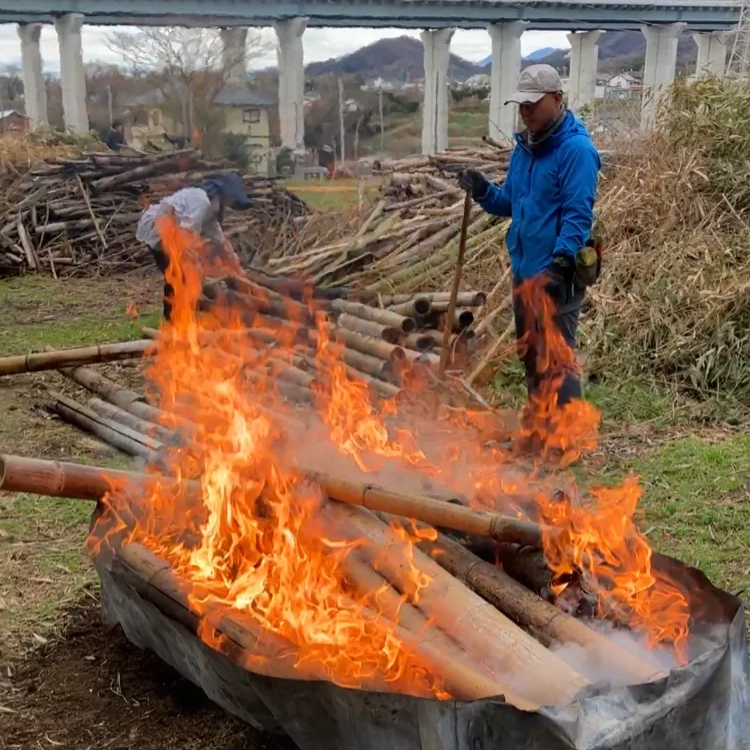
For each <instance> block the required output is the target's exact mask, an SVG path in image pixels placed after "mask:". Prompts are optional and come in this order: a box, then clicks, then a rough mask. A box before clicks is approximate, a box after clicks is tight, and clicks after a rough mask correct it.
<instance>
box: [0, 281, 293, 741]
mask: <svg viewBox="0 0 750 750" xmlns="http://www.w3.org/2000/svg"><path fill="white" fill-rule="evenodd" d="M159 306H160V283H159V280H158V279H157V278H155V277H154V275H152V274H145V275H136V276H128V277H124V278H117V279H106V278H103V279H72V280H66V281H64V282H60V283H57V282H54V281H53V280H52V279H46V278H43V277H26V278H24V279H17V280H11V281H0V309H1V310H2V315H1V316H0V356H2V355H7V354H17V353H23V352H25V351H29V350H39V349H43V348H44V347H45V346H47V345H50V346H53V347H61V346H76V345H88V344H93V343H102V342H105V341H118V340H126V339H132V338H140V336H141V334H140V326H142V325H154V324H155V323H156V322H157V320H158V315H156V310H157V309H158V308H159ZM103 371H104V372H105V373H107V374H109V375H110V377H113V378H115V379H116V380H118V381H119V382H121V383H123V384H125V383H128V382H137V381H138V380H139V379H140V377H139V373H138V371H137V368H134V367H133V366H132V365H129V364H127V363H117V364H113V365H110V366H107V368H106V369H105V370H103ZM58 391H61V392H65V393H69V394H71V395H73V396H74V397H75V398H77V399H79V400H83V401H85V393H84V392H83V391H81V390H80V389H79V388H78V387H77V386H76V385H75V384H73V383H71V382H70V381H68V380H66V379H65V378H63V377H62V376H61V375H59V374H58V373H56V372H45V373H34V374H29V375H19V376H14V377H10V378H0V414H2V415H3V416H2V417H0V452H7V453H16V454H20V455H27V456H36V457H40V458H49V459H59V460H73V461H81V462H85V463H96V464H100V465H109V466H116V467H122V468H126V467H128V468H133V461H132V460H131V459H128V458H127V457H125V456H122V455H121V454H118V453H117V452H116V451H113V450H112V449H111V448H110V447H108V446H106V445H104V444H102V443H100V442H99V441H97V440H95V439H93V438H91V437H89V436H88V435H86V434H84V433H82V432H79V431H77V430H75V429H73V428H71V427H70V426H69V425H67V424H65V423H63V422H61V421H60V420H59V419H57V418H56V417H54V416H53V415H51V414H50V413H49V412H48V411H47V410H46V409H45V405H46V404H47V403H49V401H50V396H49V394H50V393H53V392H58ZM91 511H92V507H91V505H90V504H89V503H86V502H83V501H78V500H64V499H51V498H41V497H37V496H33V495H19V494H6V495H0V750H6V749H7V750H37V749H38V750H42V749H44V750H53V749H54V748H90V749H91V750H93V749H94V748H97V749H98V748H109V749H111V750H125V749H126V748H136V747H137V748H139V749H140V748H142V749H143V750H172V748H175V749H177V748H179V749H180V750H198V749H199V748H200V750H235V748H236V749H237V750H239V748H243V750H292V748H294V744H293V743H291V742H290V740H288V738H284V737H278V736H272V735H265V734H263V733H261V732H258V731H256V730H254V729H252V728H251V727H248V726H247V725H246V724H244V723H242V722H240V721H239V720H236V719H234V718H233V717H232V716H230V715H229V714H227V713H226V712H225V711H223V710H222V709H220V708H218V707H217V706H215V705H214V704H213V703H211V702H210V701H209V700H208V699H207V698H206V697H205V695H204V694H203V693H202V692H201V691H200V690H199V689H198V688H196V687H194V686H193V685H192V684H191V683H189V682H187V681H185V680H183V679H182V678H181V677H180V676H179V675H178V674H177V673H176V672H174V671H173V670H172V669H171V668H170V667H168V666H167V665H165V664H164V663H163V662H162V661H161V660H160V659H158V658H157V657H155V656H154V655H152V654H150V653H144V652H142V651H140V650H139V649H138V648H136V647H135V646H133V645H131V644H130V643H129V642H128V641H127V639H126V638H125V636H124V634H123V633H122V631H121V630H120V629H119V628H117V629H114V630H108V629H106V628H105V626H104V625H103V623H102V618H101V612H100V606H99V598H98V579H97V577H96V575H95V573H94V570H93V566H92V565H91V563H90V561H89V560H88V558H87V557H86V554H85V552H84V542H85V539H86V533H87V531H88V525H89V520H90V514H91Z"/></svg>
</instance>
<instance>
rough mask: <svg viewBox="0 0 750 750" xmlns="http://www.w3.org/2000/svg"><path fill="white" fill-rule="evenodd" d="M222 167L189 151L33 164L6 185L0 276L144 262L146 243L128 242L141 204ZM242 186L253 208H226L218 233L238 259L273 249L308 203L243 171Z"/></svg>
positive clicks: (147, 259) (102, 268) (0, 227)
mask: <svg viewBox="0 0 750 750" xmlns="http://www.w3.org/2000/svg"><path fill="white" fill-rule="evenodd" d="M222 171H224V172H227V171H231V170H228V169H226V168H223V167H222V165H217V164H212V163H210V162H208V161H206V160H205V159H204V158H203V157H202V155H201V154H200V152H198V151H196V150H193V149H182V150H179V151H166V152H160V153H156V154H147V153H143V152H132V153H131V152H127V153H125V152H123V153H119V154H113V153H97V152H87V153H84V154H81V155H79V156H77V157H76V158H72V159H52V160H50V161H48V162H46V163H44V164H41V165H39V166H35V167H32V168H31V169H30V170H29V171H28V173H26V174H24V175H22V176H21V177H20V178H19V179H18V180H17V181H16V183H15V184H14V185H13V186H12V188H11V192H12V194H13V200H12V201H8V208H7V210H6V211H5V212H3V213H0V276H2V275H3V274H5V273H12V272H18V271H19V270H21V269H29V270H36V271H45V272H49V273H51V274H52V275H54V276H57V275H58V274H61V273H63V272H64V273H70V272H73V271H81V270H83V271H87V270H88V271H107V272H111V271H117V270H122V269H125V268H132V267H133V266H137V265H141V264H149V263H151V262H152V261H151V259H150V257H149V252H148V250H147V248H146V247H145V246H143V245H141V244H140V243H138V242H137V241H136V239H135V228H136V225H137V223H138V219H139V218H140V215H141V212H142V210H143V208H144V202H145V203H146V204H147V203H148V201H157V200H159V199H161V198H163V197H165V196H166V195H169V194H170V193H173V192H175V191H177V190H179V189H181V188H184V187H190V186H195V185H198V184H200V183H201V181H202V180H204V179H205V178H206V177H207V176H208V175H210V174H215V173H217V172H222ZM245 188H246V191H247V193H248V195H249V196H250V197H251V198H252V199H253V207H252V208H251V209H250V211H248V212H245V213H242V214H237V213H234V214H233V213H232V212H229V214H228V215H227V220H226V223H225V230H226V233H227V235H228V236H229V237H230V238H231V239H232V242H233V243H234V245H235V249H236V250H237V251H238V252H239V253H240V256H241V257H245V258H247V259H249V260H252V259H255V258H256V255H257V251H258V248H259V246H263V245H266V244H268V243H269V242H270V243H271V246H272V247H275V244H276V242H277V239H278V238H279V231H280V230H282V229H287V228H288V229H292V228H293V227H299V224H295V223H294V222H295V221H296V220H298V219H299V220H304V217H305V216H306V214H307V208H306V206H305V204H304V202H303V201H302V200H300V199H299V198H298V197H296V196H295V195H293V194H292V193H290V192H289V191H287V190H286V189H285V188H283V187H281V186H279V185H277V184H276V183H275V181H273V180H268V179H262V178H257V177H252V176H247V177H246V178H245ZM268 230H271V231H268ZM281 234H282V235H283V234H284V233H283V232H282V233H281Z"/></svg>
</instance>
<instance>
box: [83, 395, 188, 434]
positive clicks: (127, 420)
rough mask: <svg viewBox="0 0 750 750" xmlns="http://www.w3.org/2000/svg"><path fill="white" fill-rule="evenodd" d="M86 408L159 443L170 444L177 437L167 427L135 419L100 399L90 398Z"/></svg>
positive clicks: (126, 412) (132, 415) (133, 416)
mask: <svg viewBox="0 0 750 750" xmlns="http://www.w3.org/2000/svg"><path fill="white" fill-rule="evenodd" d="M87 406H88V407H89V408H90V409H91V410H92V411H95V412H96V413H97V414H99V415H100V416H102V417H106V418H107V419H111V420H113V421H115V422H119V423H120V424H123V425H125V426H126V427H130V429H132V430H135V431H136V432H140V433H143V434H144V435H147V436H149V437H153V438H155V439H156V440H158V441H159V442H160V443H165V444H170V443H173V442H174V441H175V440H176V438H178V437H179V435H178V433H176V432H174V430H170V429H168V428H167V427H163V426H162V425H160V424H155V423H154V422H149V421H148V420H147V419H143V418H142V417H137V416H135V414H131V413H130V412H128V411H125V409H121V408H120V407H119V406H115V405H114V404H110V403H108V402H107V401H102V400H101V399H100V398H90V399H89V400H88V402H87Z"/></svg>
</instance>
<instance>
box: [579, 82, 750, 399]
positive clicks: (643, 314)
mask: <svg viewBox="0 0 750 750" xmlns="http://www.w3.org/2000/svg"><path fill="white" fill-rule="evenodd" d="M661 126H662V127H661V130H660V132H659V133H657V134H656V135H655V136H654V137H653V138H652V139H651V141H650V142H648V143H647V144H645V145H642V146H639V147H638V151H637V152H636V153H631V154H629V155H627V156H625V157H622V158H621V159H620V160H619V161H618V163H616V164H615V165H614V166H613V168H612V169H611V170H609V172H608V174H607V175H606V176H605V178H604V180H603V184H602V191H601V197H600V200H599V204H598V205H599V212H600V220H601V223H602V229H603V231H604V234H605V237H606V256H605V269H606V270H605V275H604V277H603V279H602V281H601V283H600V284H599V285H598V286H597V287H596V288H595V290H594V292H593V305H592V309H591V313H590V316H589V322H588V325H587V327H586V332H587V334H588V337H589V341H588V349H589V351H590V353H591V355H592V360H591V361H592V366H593V367H594V368H595V369H596V370H598V371H599V372H600V373H601V374H604V375H606V374H607V373H608V372H612V373H617V375H618V377H621V376H622V375H623V374H629V375H639V376H642V375H646V376H650V377H655V378H657V379H660V380H664V381H667V382H669V383H671V384H674V385H677V386H679V387H681V388H687V389H689V390H691V391H693V392H695V393H697V394H702V395H708V394H712V393H718V392H721V393H722V394H723V395H733V396H735V397H738V398H743V399H744V398H747V397H748V396H750V84H742V85H739V84H737V83H736V82H721V81H718V80H713V79H707V80H704V81H700V82H698V83H696V84H693V85H688V84H679V85H677V86H676V87H675V91H674V98H673V102H672V104H671V106H670V108H669V109H668V110H667V111H665V112H664V114H663V118H662V122H661Z"/></svg>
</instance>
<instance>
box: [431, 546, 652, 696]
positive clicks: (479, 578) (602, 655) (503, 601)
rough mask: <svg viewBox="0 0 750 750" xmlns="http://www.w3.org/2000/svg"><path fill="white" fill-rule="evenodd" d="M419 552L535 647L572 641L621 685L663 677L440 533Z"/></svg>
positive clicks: (585, 656)
mask: <svg viewBox="0 0 750 750" xmlns="http://www.w3.org/2000/svg"><path fill="white" fill-rule="evenodd" d="M419 548H420V549H421V550H422V551H423V552H425V553H426V554H428V555H430V556H431V557H432V558H433V559H434V560H435V561H436V562H437V563H438V564H439V565H440V566H441V567H442V568H445V570H447V571H448V572H449V573H450V574H451V575H453V576H455V577H456V578H457V579H458V580H459V581H463V582H464V583H465V584H466V585H467V586H468V587H469V588H471V589H472V590H473V591H476V592H477V594H479V595H480V596H481V597H482V598H483V599H486V600H487V601H488V602H490V603H491V604H493V605H494V606H495V607H497V609H499V610H500V611H501V612H503V613H504V614H506V615H507V616H508V617H510V618H511V619H512V620H513V621H514V622H516V623H517V624H518V625H520V626H521V627H522V628H524V629H525V630H527V631H529V632H530V633H531V634H532V635H533V636H534V637H535V638H536V639H537V640H538V641H539V642H540V643H542V644H543V645H545V646H550V645H552V644H553V643H558V644H565V643H575V644H577V645H578V646H581V647H582V648H583V649H584V654H583V657H584V659H585V660H586V661H590V662H592V663H594V664H598V665H601V666H605V665H607V664H609V665H611V671H612V673H613V674H616V675H617V676H618V678H620V679H622V680H623V681H624V682H625V683H626V684H629V685H636V684H641V683H645V682H651V681H652V680H656V679H661V678H663V677H666V674H664V672H662V671H661V670H660V669H659V668H658V667H655V666H653V665H651V664H649V663H648V662H647V661H645V660H644V659H642V658H641V657H639V656H637V655H636V654H635V653H631V652H627V651H625V650H624V649H623V648H622V647H621V646H619V645H618V644H617V643H615V642H614V641H610V640H608V639H607V638H605V637H604V636H603V635H601V634H600V633H598V632H597V631H595V630H593V629H592V628H590V627H588V626H587V625H585V624H584V623H583V622H581V621H580V620H576V619H575V618H574V617H571V616H570V615H568V614H566V613H565V612H563V611H562V610H560V609H558V608H557V607H555V606H554V605H553V604H550V603H549V602H547V601H545V600H544V599H542V598H541V597H539V596H538V595H537V594H534V593H533V592H532V591H530V590H529V589H527V588H526V587H525V586H523V585H522V584H520V583H518V581H516V580H514V579H513V578H511V577H510V576H509V575H508V574H507V573H505V572H503V571H502V570H500V569H498V568H497V567H496V566H494V565H492V564H491V563H488V562H485V561H484V560H482V559H481V558H479V557H477V556H476V555H474V554H472V553H471V552H470V551H469V550H467V549H466V548H464V547H462V546H461V545H460V544H458V543H457V542H454V541H453V540H451V539H449V538H448V537H447V536H445V534H439V535H438V539H437V540H436V541H434V542H431V541H427V540H424V541H421V542H420V543H419Z"/></svg>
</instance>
